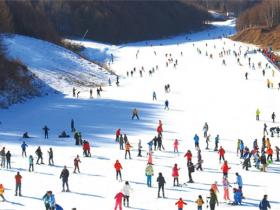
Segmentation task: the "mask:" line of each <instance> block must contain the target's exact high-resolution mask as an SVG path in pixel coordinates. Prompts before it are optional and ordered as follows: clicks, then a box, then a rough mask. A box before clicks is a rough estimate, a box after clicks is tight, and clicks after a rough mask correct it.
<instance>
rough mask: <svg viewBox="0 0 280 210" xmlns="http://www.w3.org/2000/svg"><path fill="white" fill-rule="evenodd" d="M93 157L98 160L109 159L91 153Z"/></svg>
mask: <svg viewBox="0 0 280 210" xmlns="http://www.w3.org/2000/svg"><path fill="white" fill-rule="evenodd" d="M93 158H95V159H98V160H110V158H106V157H103V156H97V155H93Z"/></svg>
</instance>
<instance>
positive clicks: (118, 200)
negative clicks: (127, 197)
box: [114, 192, 124, 210]
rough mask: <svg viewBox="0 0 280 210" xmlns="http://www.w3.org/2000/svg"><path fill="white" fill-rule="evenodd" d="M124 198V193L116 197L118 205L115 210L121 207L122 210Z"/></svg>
mask: <svg viewBox="0 0 280 210" xmlns="http://www.w3.org/2000/svg"><path fill="white" fill-rule="evenodd" d="M123 197H124V194H123V193H122V192H119V193H117V194H116V195H115V199H116V204H115V208H114V210H117V208H118V207H119V210H122V199H123Z"/></svg>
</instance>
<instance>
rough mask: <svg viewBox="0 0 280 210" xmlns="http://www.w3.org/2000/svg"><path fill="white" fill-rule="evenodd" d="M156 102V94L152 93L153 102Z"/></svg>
mask: <svg viewBox="0 0 280 210" xmlns="http://www.w3.org/2000/svg"><path fill="white" fill-rule="evenodd" d="M156 100H157V95H156V92H155V91H154V92H153V101H156Z"/></svg>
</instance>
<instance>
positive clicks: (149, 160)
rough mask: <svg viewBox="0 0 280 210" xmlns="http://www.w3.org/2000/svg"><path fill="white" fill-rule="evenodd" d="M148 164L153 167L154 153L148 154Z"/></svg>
mask: <svg viewBox="0 0 280 210" xmlns="http://www.w3.org/2000/svg"><path fill="white" fill-rule="evenodd" d="M148 164H151V165H153V156H152V152H149V154H148Z"/></svg>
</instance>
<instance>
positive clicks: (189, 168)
mask: <svg viewBox="0 0 280 210" xmlns="http://www.w3.org/2000/svg"><path fill="white" fill-rule="evenodd" d="M187 167H188V175H189V181H188V183H194V181H193V179H192V173H193V172H194V165H193V163H192V161H189V162H188V163H187Z"/></svg>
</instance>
